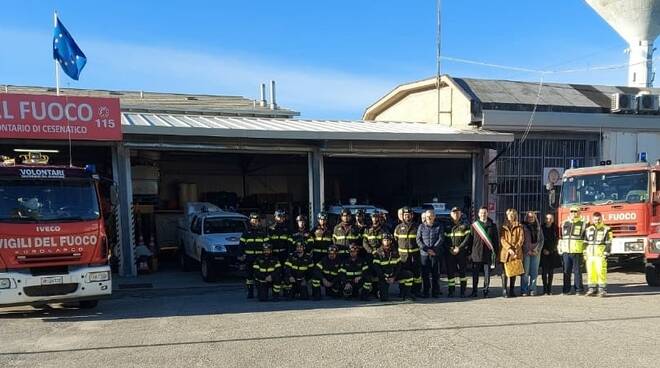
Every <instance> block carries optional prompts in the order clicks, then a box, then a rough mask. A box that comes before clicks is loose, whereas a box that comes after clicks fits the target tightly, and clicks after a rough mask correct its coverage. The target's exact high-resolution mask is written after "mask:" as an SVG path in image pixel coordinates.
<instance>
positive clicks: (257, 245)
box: [240, 212, 268, 299]
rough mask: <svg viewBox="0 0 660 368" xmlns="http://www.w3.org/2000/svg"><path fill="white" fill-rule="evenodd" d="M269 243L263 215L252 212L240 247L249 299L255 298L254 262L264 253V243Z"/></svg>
mask: <svg viewBox="0 0 660 368" xmlns="http://www.w3.org/2000/svg"><path fill="white" fill-rule="evenodd" d="M265 243H268V234H267V233H266V230H265V229H264V228H262V227H261V217H260V216H259V214H258V213H256V212H252V213H250V225H249V226H248V228H247V230H246V231H245V232H244V233H243V235H241V240H240V248H241V249H242V250H243V255H242V257H241V259H242V261H243V262H245V276H246V277H245V286H246V289H247V297H248V299H252V298H254V268H253V267H252V266H253V265H254V262H255V261H256V260H257V258H259V257H260V256H261V255H262V254H263V245H264V244H265Z"/></svg>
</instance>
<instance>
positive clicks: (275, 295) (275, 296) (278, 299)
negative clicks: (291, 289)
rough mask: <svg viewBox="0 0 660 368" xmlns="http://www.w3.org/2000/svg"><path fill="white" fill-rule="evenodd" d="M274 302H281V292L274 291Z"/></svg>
mask: <svg viewBox="0 0 660 368" xmlns="http://www.w3.org/2000/svg"><path fill="white" fill-rule="evenodd" d="M272 300H273V301H274V302H279V301H280V292H279V291H274V290H273V299H272Z"/></svg>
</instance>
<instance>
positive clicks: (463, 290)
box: [461, 281, 467, 298]
mask: <svg viewBox="0 0 660 368" xmlns="http://www.w3.org/2000/svg"><path fill="white" fill-rule="evenodd" d="M465 289H467V281H461V298H465Z"/></svg>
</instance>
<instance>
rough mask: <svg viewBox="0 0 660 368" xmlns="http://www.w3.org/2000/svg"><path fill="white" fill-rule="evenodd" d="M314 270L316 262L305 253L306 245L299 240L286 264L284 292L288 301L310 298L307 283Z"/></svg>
mask: <svg viewBox="0 0 660 368" xmlns="http://www.w3.org/2000/svg"><path fill="white" fill-rule="evenodd" d="M313 268H314V261H313V260H312V256H311V255H309V254H307V253H306V252H305V243H303V242H302V241H300V240H297V241H296V242H295V250H294V252H293V253H292V254H291V256H289V259H287V260H286V263H285V264H284V280H285V284H284V291H285V294H286V297H287V298H288V299H295V298H296V297H298V298H300V299H303V300H307V299H308V298H309V291H308V289H307V282H308V280H309V279H310V278H311V275H310V273H311V272H312V269H313Z"/></svg>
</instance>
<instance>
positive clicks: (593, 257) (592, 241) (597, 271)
mask: <svg viewBox="0 0 660 368" xmlns="http://www.w3.org/2000/svg"><path fill="white" fill-rule="evenodd" d="M593 221H594V222H593V224H591V225H589V226H588V227H587V229H586V231H585V238H586V242H587V250H586V251H585V259H586V260H587V279H588V280H589V289H588V290H587V294H586V296H595V295H596V294H598V295H600V296H606V295H607V255H608V254H609V253H610V248H611V246H612V229H611V228H610V227H609V226H607V225H605V224H604V223H603V215H601V213H600V212H595V213H594V215H593Z"/></svg>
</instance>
